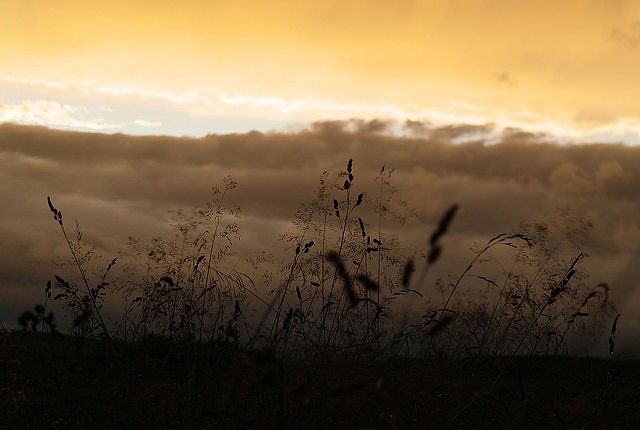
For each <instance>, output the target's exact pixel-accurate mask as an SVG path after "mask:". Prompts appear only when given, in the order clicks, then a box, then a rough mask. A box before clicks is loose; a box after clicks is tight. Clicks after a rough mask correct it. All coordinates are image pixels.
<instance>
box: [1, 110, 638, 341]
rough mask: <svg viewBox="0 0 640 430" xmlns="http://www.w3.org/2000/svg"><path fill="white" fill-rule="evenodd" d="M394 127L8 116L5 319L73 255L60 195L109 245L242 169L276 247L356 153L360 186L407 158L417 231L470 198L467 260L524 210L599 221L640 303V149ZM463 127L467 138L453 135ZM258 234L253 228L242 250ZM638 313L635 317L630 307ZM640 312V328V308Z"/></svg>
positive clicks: (453, 250)
mask: <svg viewBox="0 0 640 430" xmlns="http://www.w3.org/2000/svg"><path fill="white" fill-rule="evenodd" d="M390 128H391V125H390V124H388V123H386V122H384V121H372V122H363V121H352V122H346V123H345V122H326V123H318V124H314V125H313V126H312V127H310V128H309V129H306V130H304V131H300V132H295V133H273V134H262V133H257V132H252V133H246V134H232V135H222V136H218V135H212V136H207V137H204V138H200V139H192V138H176V137H133V136H127V135H119V134H115V135H100V134H91V133H75V132H64V131H53V130H48V129H45V128H38V127H25V126H16V125H10V124H4V125H0V198H1V199H2V200H1V201H2V209H0V237H1V238H2V239H1V240H2V244H3V246H2V247H1V249H0V296H2V297H3V300H0V303H3V304H1V305H0V306H1V307H0V318H9V316H10V315H11V312H13V314H16V313H17V312H18V311H17V310H16V309H14V308H13V307H15V306H22V305H24V304H25V303H24V300H29V301H28V302H27V303H31V302H35V301H37V300H38V299H39V296H38V290H39V289H40V288H41V287H42V285H44V283H45V282H46V280H47V279H49V278H50V277H51V276H52V274H53V273H54V272H55V270H56V268H55V267H54V266H52V265H51V259H52V258H53V257H54V256H55V255H64V248H63V247H62V244H61V243H60V238H59V237H58V232H57V230H56V228H55V227H56V226H55V225H54V223H53V221H52V220H51V218H50V214H49V212H48V210H47V207H46V196H47V195H52V196H53V197H54V199H55V201H56V204H57V205H58V206H59V207H60V208H61V209H62V210H63V212H64V213H65V215H66V216H67V217H68V218H67V219H78V220H79V221H80V223H81V225H82V227H83V230H84V232H85V235H86V237H87V238H88V239H89V240H90V241H93V243H95V244H96V245H97V246H98V248H99V249H100V250H101V251H102V252H103V253H104V254H109V253H110V252H113V250H115V248H117V247H118V246H121V245H122V244H123V243H124V240H125V239H126V237H127V235H128V234H136V235H143V236H144V235H147V236H149V235H153V234H156V231H157V230H158V229H161V228H162V225H163V221H162V218H163V217H164V216H165V215H166V212H167V210H169V209H173V208H177V207H188V206H192V205H195V204H198V203H201V202H203V201H206V199H207V196H208V193H209V190H210V187H211V186H212V185H215V184H219V183H220V182H221V180H222V178H223V177H224V176H225V175H231V176H232V177H233V179H234V180H236V181H237V182H238V184H239V187H238V190H237V191H236V192H235V193H234V203H236V204H238V205H239V206H240V207H241V208H242V212H243V219H242V221H241V228H242V231H243V235H244V237H245V238H252V239H254V240H258V239H260V238H261V239H262V243H264V246H266V247H270V246H272V244H274V243H277V238H278V235H279V234H280V233H282V231H281V229H282V228H284V227H286V226H287V225H288V224H287V223H288V222H289V221H290V220H291V219H292V215H293V213H294V212H295V210H296V208H297V206H298V205H299V204H300V203H303V202H307V201H309V200H311V199H312V198H313V196H314V194H315V192H316V188H317V184H318V179H319V176H320V174H321V173H322V172H323V171H325V170H326V171H329V172H331V174H332V175H333V176H331V178H334V177H335V173H337V172H339V171H340V170H342V169H344V165H345V163H346V160H348V159H349V158H353V160H354V170H355V175H356V181H355V183H354V185H355V186H357V187H359V189H361V190H362V191H364V192H365V193H366V194H367V197H371V198H373V196H375V188H376V185H375V183H374V182H373V178H374V177H375V175H376V174H377V172H378V171H379V169H380V167H381V165H385V166H387V168H395V172H394V185H395V186H397V187H398V189H399V193H398V196H399V197H400V198H401V199H404V200H407V201H408V202H409V203H410V206H412V207H414V208H415V214H416V216H417V218H416V219H414V220H412V221H411V222H409V223H408V224H407V226H405V227H404V228H405V230H404V231H405V233H404V234H405V235H406V236H414V237H426V233H425V232H427V231H428V230H429V229H430V228H432V226H433V224H434V223H435V222H436V221H437V220H438V218H439V216H440V214H441V213H442V212H443V211H444V210H445V209H446V208H447V207H448V205H450V204H452V203H454V202H457V203H459V204H460V205H461V212H460V216H459V218H458V219H456V222H455V224H454V228H453V230H452V232H451V237H452V238H455V239H458V240H451V242H450V244H449V248H448V254H447V257H448V260H447V263H443V267H446V268H447V269H449V268H454V267H459V266H461V265H462V264H463V263H464V262H466V261H467V259H468V257H469V255H470V254H469V253H468V251H467V250H466V248H467V247H468V246H470V245H471V244H472V243H473V241H474V240H485V239H488V238H489V237H492V236H494V235H495V234H497V233H500V232H503V231H510V230H511V229H513V228H514V227H516V226H517V225H518V224H519V223H520V222H522V221H532V220H544V219H551V218H553V217H554V216H557V213H558V208H564V209H563V210H564V211H565V213H569V214H572V216H573V215H575V216H581V217H585V218H586V219H588V220H589V221H591V222H592V223H593V224H594V230H593V233H592V240H591V248H590V251H589V252H590V255H591V259H590V263H589V264H590V272H591V273H592V274H593V278H594V279H593V281H594V282H598V281H607V282H610V283H611V284H612V288H613V291H614V294H613V296H614V298H615V299H617V300H618V301H619V302H620V303H619V307H622V308H623V311H627V313H628V314H631V312H630V311H632V310H633V309H639V310H640V304H638V305H635V304H634V301H637V300H639V299H640V295H638V294H637V292H636V286H635V281H634V280H635V279H636V278H637V273H635V268H636V267H640V265H638V263H640V261H638V257H639V255H638V251H639V247H638V244H639V243H640V227H639V222H640V219H639V215H638V214H639V213H640V211H639V210H638V209H639V207H638V202H639V201H640V148H633V147H627V146H623V145H612V144H602V145H598V144H590V145H579V144H576V145H568V146H561V145H558V144H555V143H554V142H553V141H551V140H550V139H548V138H546V137H545V136H542V135H532V134H529V133H523V132H520V131H518V130H509V131H507V132H505V133H503V134H502V135H501V142H500V143H498V144H495V145H488V144H486V143H485V142H484V141H483V140H482V139H483V136H486V135H487V134H488V133H490V132H491V131H492V129H491V127H490V126H474V125H457V126H448V127H441V128H434V127H432V126H430V125H429V124H425V123H420V122H411V123H407V124H405V129H406V131H407V133H408V136H409V137H407V136H405V137H394V136H391V135H389V134H388V133H385V132H386V131H387V130H389V129H390ZM461 138H464V141H466V143H461V144H454V143H452V142H458V141H460V139H461ZM267 229H271V230H269V231H265V230H267ZM398 231H399V232H400V231H401V230H398ZM407 232H408V233H407ZM253 242H254V241H253V240H252V243H253ZM251 246H253V245H249V244H247V243H246V242H243V241H241V242H240V244H239V249H240V250H241V252H245V251H250V248H251ZM639 270H640V269H639ZM18 291H19V292H20V294H18V293H17V292H18ZM26 291H29V292H30V294H31V293H32V294H33V296H30V295H29V294H27V293H26ZM17 297H19V298H20V299H19V300H18V299H17ZM627 321H628V324H630V325H631V324H632V323H631V317H630V316H629V318H628V320H627ZM633 325H636V326H637V327H638V331H639V332H640V319H638V320H637V321H635V322H633Z"/></svg>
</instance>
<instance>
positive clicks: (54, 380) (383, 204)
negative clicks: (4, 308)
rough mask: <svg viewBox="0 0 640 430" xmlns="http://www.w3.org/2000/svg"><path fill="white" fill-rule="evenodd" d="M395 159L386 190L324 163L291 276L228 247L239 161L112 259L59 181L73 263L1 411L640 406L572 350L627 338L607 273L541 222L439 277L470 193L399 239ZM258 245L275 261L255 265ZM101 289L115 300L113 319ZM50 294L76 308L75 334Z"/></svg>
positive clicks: (269, 416)
mask: <svg viewBox="0 0 640 430" xmlns="http://www.w3.org/2000/svg"><path fill="white" fill-rule="evenodd" d="M391 173H392V170H389V169H387V170H385V169H384V168H382V169H381V170H380V173H379V175H378V177H376V178H375V181H374V183H375V187H374V188H375V193H377V195H375V194H374V193H367V192H366V191H363V192H360V191H358V190H357V186H358V184H359V182H358V181H356V177H355V173H354V164H353V161H352V160H349V161H348V163H347V165H346V170H345V171H343V172H340V173H339V174H338V175H337V177H336V179H335V181H334V183H332V182H331V181H330V180H329V175H328V174H326V173H325V174H323V175H322V177H321V180H320V186H319V189H318V193H317V196H316V198H315V199H314V200H313V201H312V202H310V203H308V204H305V205H302V206H301V208H300V209H299V210H298V212H297V213H296V215H295V220H294V226H295V228H294V230H293V231H290V232H287V233H286V234H284V235H283V236H282V240H283V242H284V244H285V248H286V251H285V253H286V255H288V256H289V257H288V258H289V262H286V263H283V264H282V266H281V268H280V270H279V274H280V280H279V281H276V280H275V279H276V278H277V276H274V274H273V272H265V275H264V276H263V277H262V285H256V281H255V279H256V274H255V272H254V273H248V272H243V271H240V270H239V269H237V260H236V261H230V260H231V258H232V251H231V248H232V245H233V242H234V241H235V240H238V239H239V233H238V224H237V223H236V221H235V220H236V219H237V217H238V216H239V208H237V207H234V206H230V205H229V204H228V199H229V197H230V194H231V193H232V192H233V190H234V189H235V187H236V185H237V184H236V183H235V182H233V181H232V180H231V179H230V178H227V179H226V180H225V182H224V184H223V186H221V187H214V188H213V189H212V197H211V201H210V202H209V203H207V204H206V205H204V206H201V207H196V208H194V210H193V211H191V212H188V213H185V212H181V211H178V212H176V213H175V214H174V215H175V216H174V218H173V220H172V222H171V227H172V229H173V231H174V236H173V237H172V238H170V239H163V238H156V239H153V240H152V241H151V242H150V243H148V244H143V243H141V241H139V240H138V239H135V238H133V237H131V238H130V239H129V242H128V244H127V245H128V246H127V247H126V251H125V252H122V253H121V255H119V256H118V258H113V259H110V260H109V262H108V264H106V265H104V266H106V267H105V268H103V269H100V265H99V264H97V263H98V262H97V260H96V257H95V253H94V252H93V249H92V248H91V246H90V245H88V244H86V243H85V242H84V241H83V237H82V234H81V233H80V231H79V227H77V226H76V229H75V232H74V234H73V235H72V234H69V233H68V232H67V230H66V229H65V224H64V221H63V216H62V212H61V211H60V210H59V209H58V208H57V207H56V206H55V205H54V203H53V201H52V200H51V199H48V205H49V209H50V211H51V213H52V214H53V216H54V220H55V221H56V222H57V224H58V225H59V228H60V229H61V233H62V236H63V238H64V240H65V242H66V244H67V246H68V248H69V251H70V255H71V261H70V262H71V266H72V267H73V268H74V271H75V273H76V276H75V277H74V275H73V273H72V272H69V273H67V274H65V275H64V276H61V275H58V274H56V275H55V277H54V279H55V280H54V282H51V281H50V282H48V283H47V286H46V288H45V290H44V305H37V306H36V307H35V308H34V311H25V312H24V313H23V314H22V316H21V317H20V323H21V325H23V327H24V331H23V332H12V331H7V330H4V331H3V332H2V333H3V334H2V341H1V343H0V364H2V369H4V371H3V372H1V375H0V377H1V378H2V379H0V405H2V406H0V429H1V428H31V427H36V426H37V427H39V428H41V427H43V426H45V427H46V426H48V427H50V428H79V429H81V428H189V429H204V428H277V429H286V428H391V429H393V428H463V427H469V428H541V427H559V428H600V427H603V426H606V427H612V426H618V427H620V428H626V427H628V426H630V425H631V423H634V422H635V421H634V420H636V419H637V418H638V417H637V415H638V413H637V412H636V409H635V408H634V405H635V404H636V402H637V401H640V392H639V391H638V389H637V386H638V382H639V381H638V376H640V375H639V372H638V370H636V369H635V367H633V364H632V363H625V362H621V361H618V360H611V359H608V360H601V359H581V358H575V357H567V356H564V355H563V351H564V348H565V347H566V341H567V339H568V337H569V336H570V335H571V334H572V333H574V332H576V331H578V330H580V329H583V330H584V329H590V330H592V332H596V331H597V330H602V329H604V330H608V331H610V338H609V344H610V356H611V357H614V356H615V335H616V330H617V326H618V322H619V321H618V318H619V317H620V316H619V314H618V316H616V317H615V319H614V318H613V315H614V314H615V308H614V307H613V305H612V304H611V303H610V302H609V300H608V291H609V287H608V285H607V284H604V283H601V284H597V285H596V286H595V287H592V286H590V285H589V284H588V283H586V281H585V279H586V268H585V267H584V259H585V254H584V253H583V250H580V249H573V248H571V247H570V249H569V250H568V251H569V253H567V249H564V248H561V246H565V245H566V244H567V241H563V240H559V241H558V240H555V239H556V238H554V233H555V232H554V231H553V229H551V228H550V227H549V225H547V224H544V223H532V224H527V225H522V226H521V228H520V229H519V230H518V231H515V232H511V233H501V234H499V235H497V236H495V237H493V238H492V239H490V240H488V241H487V242H486V243H485V244H481V245H479V246H478V248H477V249H476V250H475V252H474V254H473V256H472V257H471V259H470V261H469V263H468V264H467V265H466V266H465V268H464V269H463V270H462V271H461V272H460V274H459V275H458V276H456V277H454V278H452V280H450V281H446V280H433V281H432V280H430V278H429V274H430V272H431V268H432V267H433V266H434V265H436V264H437V263H438V261H439V260H440V259H441V258H442V256H443V255H446V246H447V234H449V232H450V230H451V229H452V228H454V227H455V220H456V216H457V213H458V212H459V208H458V205H455V204H453V205H451V206H450V207H449V208H448V209H447V210H445V211H444V214H443V216H442V217H441V219H440V220H439V221H438V222H437V223H435V227H434V228H433V232H432V234H431V235H428V236H427V240H425V243H426V248H425V249H423V250H411V249H408V248H403V247H401V246H400V245H399V244H398V243H397V239H396V238H394V237H393V236H391V235H390V234H388V233H387V232H385V230H384V228H383V227H385V226H388V225H389V224H390V223H391V222H392V220H393V219H400V220H401V221H402V216H396V217H395V218H394V216H393V215H394V213H393V209H392V208H393V207H394V200H393V199H394V190H395V187H394V186H393V185H392V184H391ZM399 207H406V203H401V204H400V205H399ZM367 219H371V220H373V223H368V222H367ZM577 224H578V223H577ZM568 228H570V229H571V228H573V229H575V230H576V231H584V230H585V229H584V225H573V226H568ZM371 232H374V233H373V234H372V233H371ZM558 243H561V245H558ZM565 248H566V246H565ZM505 259H506V261H508V260H510V261H511V263H510V264H507V265H505V264H502V266H497V267H500V270H497V271H496V270H495V269H494V270H490V269H489V268H488V267H489V266H488V264H487V262H490V261H492V260H500V261H501V262H503V261H505ZM263 263H267V264H271V267H272V266H273V263H272V261H271V260H269V259H268V258H264V259H263V260H261V261H252V267H254V268H257V267H259V266H260V264H263ZM118 269H119V270H120V271H119V272H118ZM483 271H486V272H483ZM91 273H96V275H95V278H96V279H97V281H95V280H93V281H92V280H91V276H90V274H91ZM74 279H75V280H74ZM438 291H439V295H440V298H438V297H437V296H438V294H436V292H438ZM107 298H112V299H119V300H121V303H122V304H121V306H120V308H121V309H122V314H121V317H120V318H119V320H117V321H116V322H115V323H113V324H109V323H108V322H107V319H106V318H105V317H104V315H103V312H104V311H103V306H104V303H105V300H106V299H107ZM52 303H57V304H61V305H62V306H63V308H64V309H65V310H66V311H67V312H69V314H70V316H71V319H72V321H73V323H72V324H71V326H70V327H69V328H68V330H67V333H66V334H62V333H61V332H60V331H58V328H57V327H56V324H55V323H54V317H53V314H52V313H51V311H50V309H51V304H52ZM253 308H256V309H261V312H260V313H259V314H258V315H256V314H252V312H251V310H252V309H253Z"/></svg>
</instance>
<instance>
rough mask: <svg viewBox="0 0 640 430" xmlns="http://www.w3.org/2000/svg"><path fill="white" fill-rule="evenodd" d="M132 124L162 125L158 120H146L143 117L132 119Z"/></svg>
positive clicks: (144, 125) (145, 125) (142, 125)
mask: <svg viewBox="0 0 640 430" xmlns="http://www.w3.org/2000/svg"><path fill="white" fill-rule="evenodd" d="M133 124H135V125H139V126H140V127H160V126H161V125H162V123H161V122H160V121H146V120H144V119H136V120H135V121H133Z"/></svg>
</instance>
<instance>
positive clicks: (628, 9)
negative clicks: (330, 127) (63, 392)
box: [0, 0, 640, 143]
mask: <svg viewBox="0 0 640 430" xmlns="http://www.w3.org/2000/svg"><path fill="white" fill-rule="evenodd" d="M560 5H561V6H560ZM0 58H1V59H2V60H1V61H0V121H4V122H18V123H29V124H42V125H46V126H50V127H54V128H67V129H80V130H96V131H106V132H127V133H136V134H177V135H182V134H186V135H194V136H197V135H203V134H206V133H225V132H236V131H237V132H242V131H247V130H250V129H258V130H269V129H285V128H286V127H290V126H300V125H304V124H307V123H309V122H312V121H317V120H327V119H345V118H365V119H371V118H383V119H393V120H398V121H404V120H406V119H414V120H421V121H428V122H431V123H433V124H462V123H465V124H485V123H493V124H495V126H496V128H498V129H502V128H506V127H517V128H523V129H525V130H528V131H535V132H544V133H549V134H552V135H554V136H557V137H560V138H566V139H567V140H576V141H579V140H582V141H589V140H591V141H599V140H602V141H624V142H627V143H637V142H639V141H640V138H639V136H640V102H639V100H640V97H639V96H640V89H639V86H638V78H637V77H638V76H640V3H639V2H632V1H624V0H620V1H614V2H604V1H595V0H584V1H574V2H571V1H567V2H557V1H536V2H523V1H505V0H502V1H498V0H493V1H492V0H486V1H479V0H467V1H455V0H450V1H413V0H394V1H344V0H343V1H334V0H322V1H317V0H308V1H270V2H265V1H253V0H236V1H195V0H192V1H184V2H175V1H164V0H154V1H139V0H129V1H119V0H110V1H102V0H97V1H86V0H82V1H80V0H57V1H41V0H38V1H37V0H0Z"/></svg>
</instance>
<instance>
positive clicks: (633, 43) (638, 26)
mask: <svg viewBox="0 0 640 430" xmlns="http://www.w3.org/2000/svg"><path fill="white" fill-rule="evenodd" d="M611 39H612V40H613V41H614V42H616V43H619V44H621V45H623V46H626V47H628V48H637V47H638V45H640V22H638V21H634V22H632V23H631V24H630V25H629V26H627V27H626V28H624V29H621V28H614V29H613V30H611Z"/></svg>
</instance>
